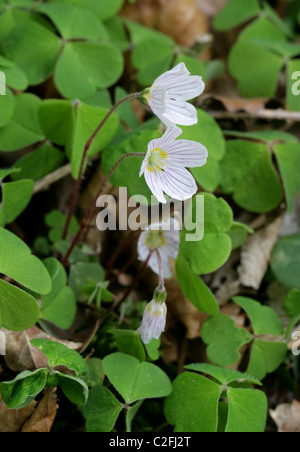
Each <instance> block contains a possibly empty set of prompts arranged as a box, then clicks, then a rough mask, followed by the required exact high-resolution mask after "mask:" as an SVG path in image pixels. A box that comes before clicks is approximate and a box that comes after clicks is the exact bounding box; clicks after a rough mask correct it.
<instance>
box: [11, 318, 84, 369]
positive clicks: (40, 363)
mask: <svg viewBox="0 0 300 452" xmlns="http://www.w3.org/2000/svg"><path fill="white" fill-rule="evenodd" d="M2 331H4V332H5V336H6V355H5V356H4V359H5V362H6V365H7V366H8V367H9V368H10V369H11V370H13V371H14V372H22V371H23V370H35V369H39V368H40V367H47V365H48V362H47V359H46V357H45V355H44V354H43V353H42V352H40V351H39V350H38V349H37V348H36V347H34V346H33V345H32V344H31V343H30V341H31V339H49V340H52V341H56V342H60V343H62V344H64V345H66V346H67V347H69V348H71V349H73V350H78V349H79V348H80V346H81V344H80V343H77V342H70V341H63V340H59V339H57V338H55V337H53V336H50V335H49V334H46V333H44V332H43V331H42V330H40V329H39V328H38V327H36V326H33V327H31V328H29V329H28V330H26V331H9V330H5V329H4V328H3V329H2Z"/></svg>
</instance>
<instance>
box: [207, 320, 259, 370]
mask: <svg viewBox="0 0 300 452" xmlns="http://www.w3.org/2000/svg"><path fill="white" fill-rule="evenodd" d="M202 339H203V341H204V342H205V343H206V344H207V345H208V347H207V356H208V358H209V359H210V360H211V361H212V362H213V363H216V364H219V365H220V366H230V365H232V364H234V363H236V362H237V361H238V359H239V358H240V353H239V350H240V348H241V347H242V345H244V344H248V343H249V342H251V340H252V335H251V334H250V333H249V332H248V331H247V330H245V329H243V328H238V327H237V326H236V324H235V323H234V321H233V320H232V319H231V318H230V317H229V316H227V315H226V314H217V315H215V316H212V317H209V318H208V319H207V320H205V322H204V323H203V326H202ZM249 373H250V372H249ZM250 374H251V373H250Z"/></svg>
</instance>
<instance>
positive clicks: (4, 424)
mask: <svg viewBox="0 0 300 452" xmlns="http://www.w3.org/2000/svg"><path fill="white" fill-rule="evenodd" d="M36 404H37V402H36V401H35V400H33V401H32V402H31V403H30V404H29V405H27V406H26V407H25V408H21V409H19V410H12V409H9V408H8V407H7V405H6V404H5V403H4V402H3V400H2V397H1V395H0V432H1V433H15V432H20V431H21V430H22V427H23V425H24V424H25V423H26V421H27V420H28V419H29V418H30V416H31V415H32V413H33V412H34V409H35V407H36Z"/></svg>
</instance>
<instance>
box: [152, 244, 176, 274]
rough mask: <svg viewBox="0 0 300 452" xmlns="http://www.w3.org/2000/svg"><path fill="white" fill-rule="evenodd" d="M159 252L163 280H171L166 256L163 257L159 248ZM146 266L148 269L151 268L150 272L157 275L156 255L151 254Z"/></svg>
mask: <svg viewBox="0 0 300 452" xmlns="http://www.w3.org/2000/svg"><path fill="white" fill-rule="evenodd" d="M159 251H160V255H161V261H162V268H163V276H164V279H168V278H171V277H172V271H171V267H170V264H169V259H168V257H167V256H165V255H163V254H162V253H161V248H159ZM148 265H149V267H150V268H151V270H152V271H153V272H154V273H156V274H157V275H159V265H158V260H157V256H156V253H153V254H152V256H151V257H150V259H149V263H148Z"/></svg>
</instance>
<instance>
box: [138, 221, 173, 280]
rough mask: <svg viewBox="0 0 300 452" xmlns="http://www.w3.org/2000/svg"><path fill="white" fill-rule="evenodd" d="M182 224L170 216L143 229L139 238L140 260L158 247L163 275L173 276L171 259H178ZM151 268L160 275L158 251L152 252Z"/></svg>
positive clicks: (144, 259)
mask: <svg viewBox="0 0 300 452" xmlns="http://www.w3.org/2000/svg"><path fill="white" fill-rule="evenodd" d="M180 229H181V228H180V224H179V222H178V221H177V220H176V219H174V218H170V219H169V220H165V221H163V222H161V223H153V224H151V225H150V226H149V227H148V229H147V230H146V231H142V232H141V234H140V237H139V240H138V245H137V250H138V257H139V260H140V261H142V262H145V261H146V259H147V258H148V256H149V252H150V251H151V249H152V248H157V249H158V251H159V254H160V256H161V261H162V267H163V276H164V278H171V276H172V271H171V267H170V263H169V259H176V258H177V255H178V250H179V244H180V235H179V234H180ZM148 265H149V267H150V268H151V270H152V271H153V272H154V273H156V274H158V275H159V264H158V259H157V255H156V253H152V255H151V257H150V259H149V262H148Z"/></svg>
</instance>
